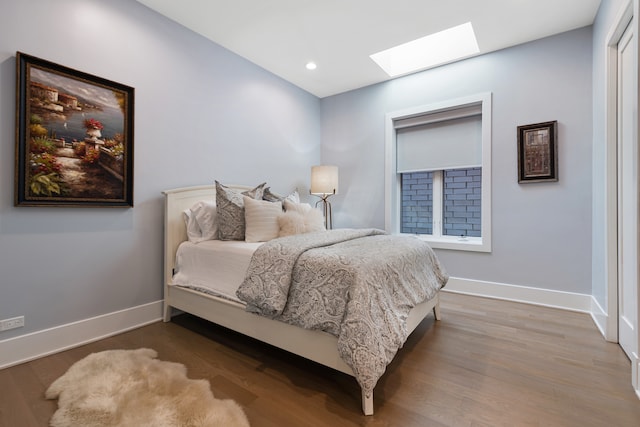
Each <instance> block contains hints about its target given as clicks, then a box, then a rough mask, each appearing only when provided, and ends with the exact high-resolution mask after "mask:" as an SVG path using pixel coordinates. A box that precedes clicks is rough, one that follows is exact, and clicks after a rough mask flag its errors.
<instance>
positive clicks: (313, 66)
mask: <svg viewBox="0 0 640 427" xmlns="http://www.w3.org/2000/svg"><path fill="white" fill-rule="evenodd" d="M306 67H307V70H315V69H316V68H318V66H317V65H316V63H315V62H307V65H306Z"/></svg>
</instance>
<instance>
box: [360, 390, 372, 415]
mask: <svg viewBox="0 0 640 427" xmlns="http://www.w3.org/2000/svg"><path fill="white" fill-rule="evenodd" d="M362 412H364V414H365V415H373V391H372V392H371V394H370V395H369V396H367V395H366V394H365V392H364V390H362Z"/></svg>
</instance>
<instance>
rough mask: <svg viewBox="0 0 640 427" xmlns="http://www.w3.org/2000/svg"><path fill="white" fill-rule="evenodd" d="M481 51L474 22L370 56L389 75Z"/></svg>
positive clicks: (431, 65)
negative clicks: (474, 29)
mask: <svg viewBox="0 0 640 427" xmlns="http://www.w3.org/2000/svg"><path fill="white" fill-rule="evenodd" d="M478 52H480V49H479V48H478V42H477V40H476V36H475V33H474V32H473V27H472V26H471V22H467V23H466V24H462V25H458V26H457V27H453V28H449V29H447V30H443V31H440V32H439V33H435V34H431V35H428V36H426V37H422V38H419V39H417V40H413V41H410V42H407V43H404V44H401V45H399V46H396V47H392V48H390V49H387V50H383V51H382V52H378V53H374V54H373V55H371V56H370V57H371V59H373V60H374V61H375V62H376V64H378V65H379V66H380V68H382V69H383V70H384V71H385V72H386V73H387V74H389V76H391V77H396V76H399V75H402V74H407V73H411V72H414V71H418V70H424V69H426V68H430V67H434V66H436V65H441V64H445V63H447V62H451V61H454V60H456V59H462V58H464V57H468V56H470V55H473V54H476V53H478Z"/></svg>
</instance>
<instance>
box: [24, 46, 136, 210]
mask: <svg viewBox="0 0 640 427" xmlns="http://www.w3.org/2000/svg"><path fill="white" fill-rule="evenodd" d="M16 71H17V84H16V159H15V191H14V204H15V205H16V206H63V207H64V206H69V207H133V116H134V89H133V88H131V87H129V86H125V85H123V84H120V83H116V82H113V81H110V80H107V79H104V78H101V77H97V76H94V75H91V74H87V73H84V72H81V71H77V70H73V69H71V68H68V67H64V66H62V65H58V64H54V63H53V62H49V61H45V60H43V59H39V58H36V57H34V56H30V55H26V54H24V53H21V52H17V53H16Z"/></svg>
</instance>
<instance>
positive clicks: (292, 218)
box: [278, 211, 305, 237]
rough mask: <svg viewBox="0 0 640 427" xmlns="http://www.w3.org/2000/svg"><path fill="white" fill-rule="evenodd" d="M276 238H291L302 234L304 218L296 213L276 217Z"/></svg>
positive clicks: (286, 213) (291, 212)
mask: <svg viewBox="0 0 640 427" xmlns="http://www.w3.org/2000/svg"><path fill="white" fill-rule="evenodd" d="M278 227H279V232H278V237H285V236H293V235H294V234H302V233H304V230H305V227H304V217H303V216H302V214H301V213H298V212H296V211H289V212H285V213H282V214H280V215H278Z"/></svg>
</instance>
